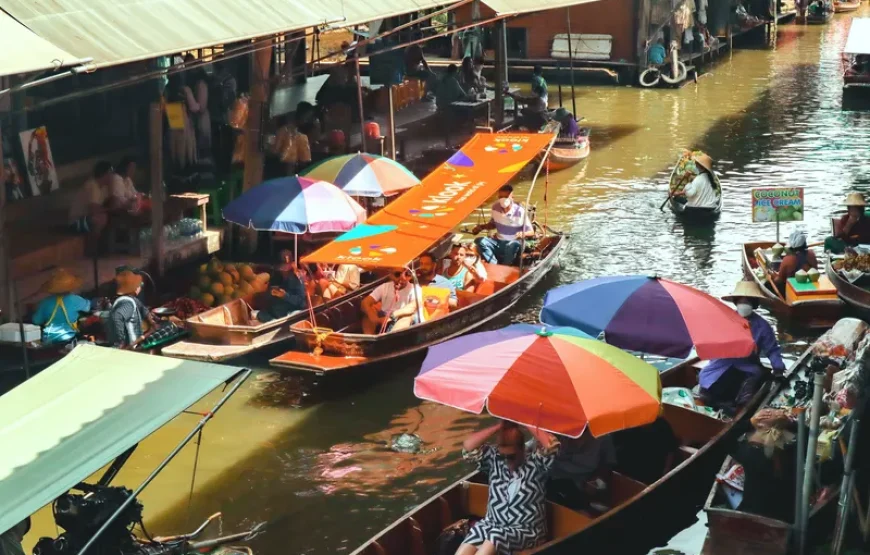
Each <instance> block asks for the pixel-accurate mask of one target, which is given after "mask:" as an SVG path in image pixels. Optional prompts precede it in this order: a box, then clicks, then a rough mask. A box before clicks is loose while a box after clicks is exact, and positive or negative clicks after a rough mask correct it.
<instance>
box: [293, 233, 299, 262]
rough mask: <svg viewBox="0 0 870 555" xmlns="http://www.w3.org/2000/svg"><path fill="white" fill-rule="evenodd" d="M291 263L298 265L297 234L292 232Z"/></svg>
mask: <svg viewBox="0 0 870 555" xmlns="http://www.w3.org/2000/svg"><path fill="white" fill-rule="evenodd" d="M293 263H294V264H296V265H297V266H298V265H299V234H298V233H294V234H293Z"/></svg>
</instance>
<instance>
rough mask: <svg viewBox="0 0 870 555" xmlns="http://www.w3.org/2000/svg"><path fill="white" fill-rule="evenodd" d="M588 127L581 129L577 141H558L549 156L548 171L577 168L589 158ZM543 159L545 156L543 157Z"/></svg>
mask: <svg viewBox="0 0 870 555" xmlns="http://www.w3.org/2000/svg"><path fill="white" fill-rule="evenodd" d="M590 132H591V130H590V129H589V128H588V127H581V128H580V135H579V136H578V137H577V138H576V139H556V142H555V143H554V144H553V148H551V149H550V154H549V155H548V156H547V161H546V164H547V166H546V167H547V169H548V170H549V171H551V172H557V171H559V170H564V169H567V168H570V167H572V166H576V165H577V164H579V163H580V162H581V161H583V160H585V159H586V158H588V157H589V152H590V150H591V149H590V145H589V133H590ZM541 157H543V154H542V155H541Z"/></svg>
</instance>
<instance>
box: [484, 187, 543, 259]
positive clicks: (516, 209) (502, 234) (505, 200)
mask: <svg viewBox="0 0 870 555" xmlns="http://www.w3.org/2000/svg"><path fill="white" fill-rule="evenodd" d="M513 193H514V188H513V187H512V186H510V185H503V186H502V187H501V188H500V189H499V190H498V201H497V202H496V203H495V204H493V205H492V209H491V216H490V220H489V222H487V223H485V224H483V225H476V226H474V228H472V230H471V233H472V234H473V235H477V234H478V233H480V232H481V231H484V230H491V229H494V230H495V231H496V235H495V237H478V238H477V239H475V243H477V248H478V250H479V251H480V256H481V257H483V260H484V261H486V262H488V263H490V264H505V265H507V266H513V265H515V264H516V263H517V258H518V257H519V254H520V249H521V248H522V239H523V237H526V238H532V237H534V236H535V231H534V228H533V227H532V223H531V222H530V221H528V219H527V218H526V209H525V208H523V207H522V205H520V204H519V203H517V202H514V199H513Z"/></svg>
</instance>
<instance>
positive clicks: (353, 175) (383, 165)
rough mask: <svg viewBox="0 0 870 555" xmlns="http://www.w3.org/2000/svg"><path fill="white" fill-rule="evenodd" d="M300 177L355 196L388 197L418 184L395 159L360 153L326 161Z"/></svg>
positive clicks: (412, 175) (414, 177)
mask: <svg viewBox="0 0 870 555" xmlns="http://www.w3.org/2000/svg"><path fill="white" fill-rule="evenodd" d="M303 175H304V176H306V177H310V178H313V179H322V180H324V181H328V182H330V183H335V185H336V186H337V187H339V188H340V189H341V190H342V191H344V192H345V193H347V194H349V195H351V196H355V197H381V196H384V197H389V196H392V195H397V194H399V193H401V192H402V191H404V190H406V189H410V188H411V187H413V186H415V185H419V184H420V180H419V179H417V176H415V175H414V174H413V173H411V172H410V171H409V170H408V168H406V167H405V166H403V165H402V164H400V163H398V162H396V161H395V160H392V159H390V158H387V157H385V156H378V155H376V154H364V153H357V154H344V155H342V156H333V157H332V158H327V159H326V160H324V161H323V162H320V163H319V164H317V165H315V166H312V167H311V168H309V169H308V170H306V171H305V173H303Z"/></svg>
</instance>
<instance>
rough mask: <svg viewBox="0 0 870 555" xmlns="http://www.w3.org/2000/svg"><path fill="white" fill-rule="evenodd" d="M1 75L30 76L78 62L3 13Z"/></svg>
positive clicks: (0, 46) (1, 19)
mask: <svg viewBox="0 0 870 555" xmlns="http://www.w3.org/2000/svg"><path fill="white" fill-rule="evenodd" d="M0 52H2V53H3V56H0V75H15V74H17V73H30V72H32V71H42V70H45V69H50V68H54V67H60V66H65V65H70V64H74V63H76V62H77V61H78V59H77V58H76V57H75V56H73V55H72V54H70V53H69V52H64V51H63V50H61V49H60V48H58V47H56V46H54V45H53V44H51V43H50V42H48V41H46V40H45V39H43V38H41V37H38V36H37V35H35V34H34V33H33V32H32V31H30V29H28V28H27V27H25V26H24V25H22V24H20V23H18V22H17V21H15V20H14V19H12V18H11V17H9V15H8V14H6V12H3V11H0Z"/></svg>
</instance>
